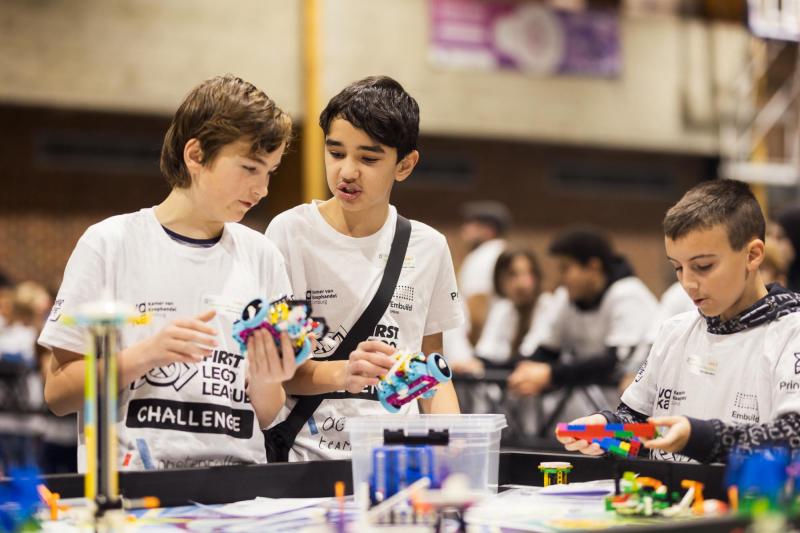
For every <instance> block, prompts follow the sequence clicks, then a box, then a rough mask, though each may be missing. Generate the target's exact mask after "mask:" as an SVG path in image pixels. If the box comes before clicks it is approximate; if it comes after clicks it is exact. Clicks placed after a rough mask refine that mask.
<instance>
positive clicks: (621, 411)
mask: <svg viewBox="0 0 800 533" xmlns="http://www.w3.org/2000/svg"><path fill="white" fill-rule="evenodd" d="M600 414H601V415H603V416H604V417H606V420H608V423H609V424H640V423H642V422H647V418H648V416H647V415H646V414H644V413H640V412H639V411H634V410H633V409H631V408H630V407H629V406H628V405H627V404H625V402H620V404H619V405H618V406H617V410H616V411H600Z"/></svg>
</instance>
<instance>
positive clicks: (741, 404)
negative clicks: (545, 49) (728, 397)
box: [731, 392, 760, 423]
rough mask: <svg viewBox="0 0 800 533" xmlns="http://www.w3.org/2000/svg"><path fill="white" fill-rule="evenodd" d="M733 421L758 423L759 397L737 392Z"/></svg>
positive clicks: (734, 401) (732, 411)
mask: <svg viewBox="0 0 800 533" xmlns="http://www.w3.org/2000/svg"><path fill="white" fill-rule="evenodd" d="M731 419H733V420H735V421H737V422H747V423H752V422H758V421H759V419H760V417H759V414H758V396H756V395H755V394H752V393H745V392H737V393H736V396H735V397H734V399H733V409H732V410H731Z"/></svg>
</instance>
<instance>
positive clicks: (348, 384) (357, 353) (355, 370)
mask: <svg viewBox="0 0 800 533" xmlns="http://www.w3.org/2000/svg"><path fill="white" fill-rule="evenodd" d="M396 351H397V348H395V347H394V346H390V345H388V344H386V343H385V342H382V341H374V340H373V341H363V342H360V343H358V347H356V349H355V350H353V351H352V352H350V359H349V360H348V361H347V365H346V367H345V376H344V389H345V390H346V391H347V392H349V393H351V394H358V393H359V392H361V391H362V390H364V387H369V386H374V385H377V384H378V381H379V380H380V378H381V377H382V376H383V375H384V374H386V372H387V371H388V370H389V369H390V368H392V365H394V363H395V359H394V358H393V357H392V355H393V354H394V353H395V352H396Z"/></svg>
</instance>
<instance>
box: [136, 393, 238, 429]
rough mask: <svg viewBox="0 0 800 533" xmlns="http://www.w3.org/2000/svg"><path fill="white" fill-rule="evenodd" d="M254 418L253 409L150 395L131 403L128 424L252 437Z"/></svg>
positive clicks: (138, 426)
mask: <svg viewBox="0 0 800 533" xmlns="http://www.w3.org/2000/svg"><path fill="white" fill-rule="evenodd" d="M253 420H254V413H253V411H252V410H246V409H232V408H230V407H228V406H227V405H214V404H208V403H198V402H177V401H173V400H161V399H156V398H146V399H138V400H131V401H130V402H129V403H128V415H127V417H126V419H125V425H126V426H127V427H130V428H152V429H171V430H176V431H188V432H191V433H215V434H219V435H230V436H231V437H234V438H237V439H249V438H250V437H251V436H252V434H253Z"/></svg>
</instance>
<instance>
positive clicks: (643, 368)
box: [633, 357, 650, 382]
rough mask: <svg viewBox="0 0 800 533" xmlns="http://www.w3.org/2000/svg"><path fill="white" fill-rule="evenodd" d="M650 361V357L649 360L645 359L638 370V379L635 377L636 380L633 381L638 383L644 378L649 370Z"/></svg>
mask: <svg viewBox="0 0 800 533" xmlns="http://www.w3.org/2000/svg"><path fill="white" fill-rule="evenodd" d="M649 359H650V358H649V357H648V358H647V359H645V360H644V361H643V362H642V364H641V365H639V370H637V371H636V377H635V378H633V381H636V382H638V381H641V380H642V378H643V377H644V372H645V370H646V369H647V361H648V360H649Z"/></svg>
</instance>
